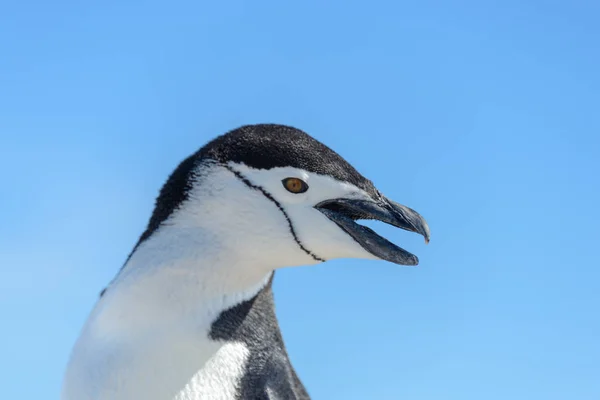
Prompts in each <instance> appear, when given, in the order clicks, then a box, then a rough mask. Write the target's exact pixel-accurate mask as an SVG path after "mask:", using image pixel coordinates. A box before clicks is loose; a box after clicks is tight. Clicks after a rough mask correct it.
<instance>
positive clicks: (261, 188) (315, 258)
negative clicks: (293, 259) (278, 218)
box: [223, 165, 326, 262]
mask: <svg viewBox="0 0 600 400" xmlns="http://www.w3.org/2000/svg"><path fill="white" fill-rule="evenodd" d="M223 166H224V167H225V168H227V169H228V170H229V171H231V173H233V174H234V175H235V176H236V177H237V178H238V179H239V180H241V181H242V182H244V184H245V185H246V186H248V187H249V188H251V189H254V190H258V191H260V192H261V193H262V194H263V195H264V196H265V197H266V198H267V199H269V200H271V201H272V202H273V203H274V204H275V205H276V206H277V208H279V211H281V213H282V214H283V216H284V217H285V219H286V221H287V223H288V226H289V228H290V232H291V233H292V236H293V237H294V240H295V241H296V243H297V244H298V246H299V247H300V248H301V249H302V250H303V251H304V252H305V253H306V254H308V255H309V256H311V257H312V258H313V259H314V260H315V261H321V262H325V261H326V260H324V259H323V258H321V257H319V256H317V255H316V254H315V253H313V252H312V251H310V250H308V249H307V248H306V247H304V246H303V245H302V242H300V239H298V235H297V234H296V230H295V229H294V225H293V224H292V220H291V219H290V217H289V216H288V214H287V213H286V212H285V210H284V208H283V206H282V205H281V204H280V203H279V202H278V201H277V200H276V199H275V198H274V197H273V196H272V195H271V193H269V192H267V191H266V190H265V189H264V188H263V187H261V186H258V185H255V184H253V183H252V182H250V181H249V180H248V179H247V178H246V177H244V175H242V174H241V173H240V172H238V171H236V170H235V169H233V168H231V167H230V166H229V165H223Z"/></svg>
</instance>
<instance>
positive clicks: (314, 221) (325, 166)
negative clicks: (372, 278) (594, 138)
mask: <svg viewBox="0 0 600 400" xmlns="http://www.w3.org/2000/svg"><path fill="white" fill-rule="evenodd" d="M361 219H371V220H379V221H383V222H385V223H387V224H391V225H393V226H396V227H399V228H401V229H405V230H408V231H412V232H416V233H419V234H421V235H423V236H424V237H425V240H426V241H428V240H429V228H428V226H427V223H426V222H425V220H424V219H423V218H422V217H421V216H420V215H419V214H418V213H417V212H416V211H414V210H412V209H410V208H408V207H405V206H403V205H400V204H398V203H396V202H394V201H392V200H389V199H387V198H386V197H385V196H383V195H382V194H381V193H380V192H379V191H378V190H377V189H376V188H375V186H374V185H373V183H372V182H371V181H370V180H368V179H366V178H365V177H363V176H362V175H361V174H360V173H358V172H357V171H356V169H355V168H354V167H352V165H350V164H349V163H348V162H347V161H346V160H344V159H343V158H342V157H341V156H340V155H338V154H337V153H335V152H334V151H333V150H331V149H330V148H328V147H327V146H325V145H324V144H322V143H320V142H319V141H317V140H315V139H314V138H312V137H311V136H309V135H308V134H306V133H305V132H303V131H301V130H298V129H295V128H292V127H289V126H282V125H273V124H260V125H248V126H243V127H241V128H238V129H235V130H233V131H230V132H228V133H226V134H224V135H222V136H219V137H217V138H216V139H214V140H212V141H211V142H209V143H208V144H206V145H205V146H204V147H202V148H201V149H200V150H198V151H197V152H196V153H194V154H193V155H191V156H190V157H188V158H187V159H185V160H184V161H183V162H182V163H181V164H180V165H179V166H178V167H177V168H176V170H175V171H174V172H173V173H172V175H171V176H170V177H169V179H168V181H167V182H166V183H165V185H164V186H163V188H162V190H161V192H160V195H159V196H158V198H157V201H156V206H155V209H154V213H153V215H152V217H151V219H150V222H149V224H148V228H147V229H146V231H145V232H144V234H143V235H142V237H141V238H140V241H139V242H138V246H139V245H140V244H142V243H143V242H144V241H145V240H148V238H150V237H152V236H153V235H156V234H159V233H160V232H161V231H163V232H165V230H168V231H169V232H170V234H175V235H176V236H177V235H179V236H182V235H184V236H186V237H188V236H190V235H191V236H196V237H197V241H198V243H202V242H203V241H204V239H209V240H210V243H211V246H212V248H213V249H215V248H216V249H217V250H219V252H220V253H221V254H227V255H228V256H230V257H235V258H236V259H243V260H245V261H246V262H247V264H251V265H258V266H263V267H264V268H267V269H275V268H278V267H284V266H296V265H307V264H314V263H318V262H323V261H326V260H329V259H335V258H367V259H382V260H386V261H390V262H393V263H396V264H401V265H416V264H417V263H418V259H417V257H416V256H414V255H413V254H411V253H409V252H407V251H406V250H404V249H402V248H401V247H399V246H397V245H395V244H393V243H391V242H389V241H388V240H386V239H385V238H383V237H381V236H379V235H377V234H376V233H375V232H374V231H373V230H371V229H369V228H367V227H365V226H363V225H360V224H359V223H358V222H357V221H358V220H361ZM174 240H175V239H174ZM136 247H137V246H136ZM134 251H135V250H134Z"/></svg>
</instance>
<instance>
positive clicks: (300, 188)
mask: <svg viewBox="0 0 600 400" xmlns="http://www.w3.org/2000/svg"><path fill="white" fill-rule="evenodd" d="M281 182H282V183H283V187H285V188H286V189H287V190H288V192H292V193H304V192H306V191H307V190H308V185H307V184H306V182H304V181H303V180H302V179H298V178H285V179H284V180H282V181H281Z"/></svg>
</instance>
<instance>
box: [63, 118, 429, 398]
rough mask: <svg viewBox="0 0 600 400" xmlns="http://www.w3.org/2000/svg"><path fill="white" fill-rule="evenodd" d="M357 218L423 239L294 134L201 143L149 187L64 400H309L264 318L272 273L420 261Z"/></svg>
mask: <svg viewBox="0 0 600 400" xmlns="http://www.w3.org/2000/svg"><path fill="white" fill-rule="evenodd" d="M358 219H374V220H379V221H383V222H385V223H388V224H391V225H393V226H396V227H399V228H402V229H405V230H408V231H412V232H416V233H419V234H421V235H423V236H424V237H425V240H426V241H429V228H428V226H427V223H426V222H425V220H424V219H423V218H422V217H421V216H420V215H419V214H418V213H417V212H415V211H414V210H412V209H410V208H408V207H405V206H403V205H400V204H398V203H396V202H394V201H391V200H389V199H387V198H386V197H384V196H383V195H382V194H381V193H380V192H379V191H378V190H377V189H376V188H375V186H374V185H373V183H372V182H371V181H369V180H368V179H366V178H364V177H363V176H362V175H361V174H359V173H358V172H357V171H356V170H355V169H354V168H353V167H352V166H351V165H350V164H349V163H348V162H346V161H345V160H344V159H343V158H342V157H340V156H339V155H338V154H337V153H335V152H334V151H332V150H331V149H329V148H328V147H326V146H325V145H323V144H322V143H320V142H318V141H317V140H315V139H313V138H312V137H310V136H309V135H308V134H306V133H304V132H302V131H300V130H298V129H295V128H292V127H288V126H282V125H272V124H261V125H248V126H243V127H241V128H238V129H236V130H233V131H231V132H229V133H227V134H225V135H222V136H219V137H217V138H216V139H214V140H212V141H211V142H209V143H208V144H206V145H205V146H204V147H202V148H201V149H200V150H198V151H197V152H196V153H194V154H192V155H191V156H190V157H188V158H187V159H185V160H184V161H183V162H181V164H180V165H179V166H178V167H177V168H176V169H175V171H174V172H173V173H172V174H171V176H170V177H169V178H168V180H167V182H166V183H165V185H164V186H163V188H162V189H161V191H160V194H159V196H158V198H157V200H156V205H155V208H154V212H153V214H152V216H151V218H150V221H149V223H148V226H147V228H146V230H145V231H144V232H143V234H142V235H141V237H140V239H139V241H138V242H137V244H136V245H135V247H134V249H133V251H132V252H131V253H130V255H129V257H128V259H127V260H126V262H125V264H124V265H123V267H122V268H121V270H120V271H119V273H118V274H117V276H116V277H115V278H114V279H113V281H112V282H111V283H110V284H109V285H108V287H107V288H106V289H105V290H104V291H103V292H102V295H101V297H100V299H99V300H98V302H97V304H96V305H95V307H94V309H93V310H92V312H91V314H90V315H89V317H88V320H87V322H86V324H85V325H84V327H83V329H82V331H81V334H80V337H79V339H78V341H77V342H76V344H75V346H74V349H73V351H72V354H71V358H70V361H69V364H68V366H67V371H66V374H65V378H64V383H63V389H62V399H63V400H137V399H139V400H142V399H143V400H201V399H202V400H234V399H236V400H242V399H243V400H249V399H252V400H255V399H256V400H259V399H260V400H262V399H264V400H267V399H309V395H308V393H307V391H306V390H305V388H304V386H303V385H302V383H301V382H300V380H299V379H298V376H297V375H296V372H295V370H294V368H293V367H292V365H291V363H290V360H289V358H288V354H287V352H286V349H285V346H284V343H283V340H282V336H281V332H280V330H279V326H278V323H277V319H276V316H275V308H274V304H273V294H272V290H271V284H272V280H273V275H274V270H276V269H278V268H282V267H289V266H300V265H309V264H316V263H321V262H324V261H326V260H329V259H333V258H365V259H382V260H387V261H390V262H393V263H396V264H401V265H416V264H417V263H418V260H417V257H416V256H414V255H412V254H411V253H409V252H407V251H405V250H403V249H402V248H400V247H398V246H396V245H395V244H392V243H391V242H389V241H387V240H386V239H384V238H382V237H380V236H379V235H377V234H376V233H375V232H374V231H372V230H371V229H369V228H367V227H364V226H362V225H359V224H358V223H356V222H355V221H356V220H358Z"/></svg>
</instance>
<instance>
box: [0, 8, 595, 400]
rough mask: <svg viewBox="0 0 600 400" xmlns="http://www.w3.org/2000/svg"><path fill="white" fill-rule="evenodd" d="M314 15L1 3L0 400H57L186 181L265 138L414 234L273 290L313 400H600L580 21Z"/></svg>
mask: <svg viewBox="0 0 600 400" xmlns="http://www.w3.org/2000/svg"><path fill="white" fill-rule="evenodd" d="M325 3H326V2H324V1H323V2H321V1H302V2H300V1H297V2H277V1H228V2H216V1H213V2H197V1H173V2H158V1H148V2H142V1H115V0H110V1H102V2H94V4H90V2H80V1H65V0H58V1H41V0H37V1H21V2H4V3H2V5H1V6H0V151H1V153H0V154H1V157H0V179H1V180H0V182H1V189H0V192H1V195H0V205H1V207H0V213H1V215H0V247H1V251H0V268H1V271H2V279H0V316H1V320H2V329H1V330H0V375H1V376H3V379H2V388H1V389H0V397H2V398H5V399H9V398H19V399H42V398H43V399H56V398H58V393H59V388H60V384H61V380H62V374H63V370H64V366H65V364H66V361H67V357H68V355H69V351H70V349H71V346H72V345H73V343H74V341H75V339H76V337H77V335H78V332H79V329H80V327H81V326H82V324H83V322H84V320H85V319H86V317H87V313H88V312H89V310H90V309H91V308H92V306H93V304H94V302H95V301H96V299H97V297H98V293H99V292H100V290H101V289H102V288H103V287H104V285H105V284H107V283H108V281H109V280H110V279H111V278H112V277H113V276H114V274H115V273H116V272H117V270H118V269H119V267H120V266H121V264H122V262H123V261H124V259H125V257H126V256H127V254H128V252H129V251H130V250H131V248H132V246H133V245H134V243H135V242H136V240H137V238H138V235H139V234H140V233H141V231H142V230H143V228H144V226H145V224H146V222H147V219H148V217H149V215H150V212H151V209H152V206H153V201H154V197H155V195H156V194H157V192H158V190H159V188H160V186H161V184H162V183H163V182H164V180H165V178H166V177H167V175H168V174H169V173H170V172H171V170H172V169H173V168H174V167H175V165H176V164H177V163H178V162H179V161H180V160H181V159H183V158H184V157H186V156H187V155H188V154H189V153H191V152H192V151H194V150H196V149H197V148H198V147H200V146H201V145H202V144H204V143H205V142H206V141H207V140H209V139H211V138H212V137H214V136H216V135H218V134H221V133H223V132H225V131H227V130H229V129H231V128H234V127H237V126H239V125H242V124H246V123H254V122H279V123H285V124H292V125H295V126H297V127H299V128H302V129H304V130H306V131H308V132H310V133H311V134H312V135H313V136H315V137H316V138H318V139H320V140H321V141H323V142H325V143H326V144H328V145H329V146H331V147H333V148H334V149H335V150H336V151H338V152H339V153H341V154H342V155H343V156H344V157H346V158H347V159H348V160H349V161H350V162H351V163H353V164H354V165H355V166H356V167H357V168H358V169H359V170H360V171H361V172H362V173H363V174H365V175H366V176H368V177H369V178H371V179H372V180H373V181H374V182H375V183H376V184H377V185H378V187H379V188H380V189H381V190H382V191H383V192H384V193H386V194H387V195H388V196H389V197H391V198H394V199H396V200H398V201H400V202H402V203H404V204H407V205H409V206H412V207H414V208H416V209H417V210H418V211H420V212H421V213H422V214H423V215H424V216H425V217H426V218H427V219H428V221H429V223H430V226H431V230H432V241H431V244H430V245H429V246H424V245H423V243H422V239H420V238H419V237H417V236H416V235H411V234H407V233H404V232H399V231H397V230H394V229H392V228H388V227H387V226H378V228H377V229H378V230H379V231H380V232H381V233H383V234H385V235H386V236H388V237H390V238H392V239H393V240H394V241H396V242H397V243H400V244H401V245H402V246H404V247H406V248H408V249H409V250H411V251H413V252H415V253H416V254H418V255H419V256H420V259H421V264H420V266H419V267H417V268H407V267H399V266H396V265H392V264H389V263H385V262H374V261H355V260H338V261H334V262H330V263H328V264H325V265H320V266H318V267H313V268H297V269H290V270H285V271H282V272H280V273H278V274H277V277H276V283H275V292H276V301H277V305H278V314H279V316H280V320H281V325H282V329H283V332H284V336H285V338H286V340H287V344H288V347H289V351H290V353H291V357H292V359H293V361H294V363H295V365H296V367H297V369H298V371H299V374H300V376H301V377H302V379H303V380H304V382H305V384H306V386H307V387H308V388H309V390H310V392H311V394H312V395H313V397H314V398H315V399H361V400H363V399H419V400H423V399H427V400H429V399H431V400H440V399H443V400H480V399H487V400H496V399H497V400H505V399H512V400H517V399H523V400H531V399H540V400H554V399H556V400H567V399H568V400H597V399H600V378H599V377H600V283H599V282H600V261H598V250H597V249H598V246H599V239H600V237H599V236H600V235H599V228H598V223H599V222H600V211H599V208H600V206H599V205H600V178H599V174H600V160H599V158H600V117H599V110H600V74H599V71H600V50H599V45H598V43H600V28H599V26H598V20H599V19H600V5H599V4H600V3H598V2H597V1H587V2H586V1H570V2H565V1H522V0H506V1H501V2H500V1H494V2H492V1H476V0H471V1H430V0H424V1H419V2H410V4H409V2H396V1H370V2H363V1H347V0H346V1H341V0H338V1H329V2H327V4H325Z"/></svg>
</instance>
